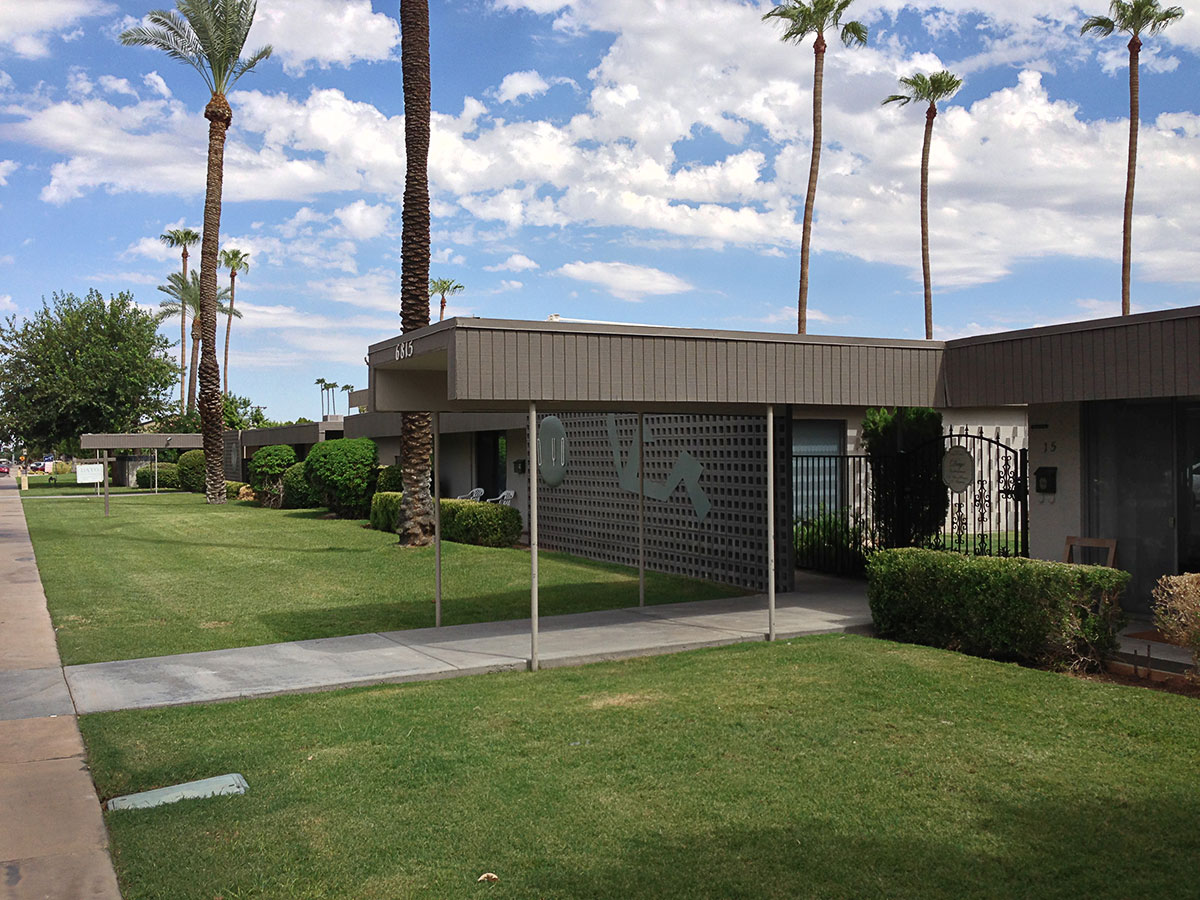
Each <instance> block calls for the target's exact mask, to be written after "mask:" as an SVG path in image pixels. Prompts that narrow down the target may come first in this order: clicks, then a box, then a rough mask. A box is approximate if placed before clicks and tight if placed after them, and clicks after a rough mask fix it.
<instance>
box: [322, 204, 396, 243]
mask: <svg viewBox="0 0 1200 900" xmlns="http://www.w3.org/2000/svg"><path fill="white" fill-rule="evenodd" d="M334 215H335V216H337V218H338V219H339V220H340V221H341V223H342V228H343V230H344V231H345V232H346V234H347V235H348V236H349V237H350V238H352V239H354V240H356V241H365V240H370V239H371V238H376V237H379V236H380V235H381V234H383V233H384V232H385V231H387V227H388V222H389V221H390V220H391V216H392V208H391V207H390V206H388V205H387V204H386V203H380V204H377V205H375V206H372V205H371V204H369V203H367V202H366V201H365V200H355V201H354V202H353V203H351V204H350V205H349V206H343V207H342V208H341V209H339V210H336V211H335V212H334Z"/></svg>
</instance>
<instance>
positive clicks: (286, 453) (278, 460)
mask: <svg viewBox="0 0 1200 900" xmlns="http://www.w3.org/2000/svg"><path fill="white" fill-rule="evenodd" d="M295 464H296V451H295V450H293V449H292V448H291V447H289V446H288V445H287V444H271V445H270V446H269V447H260V448H259V449H258V450H255V451H254V456H252V457H250V486H251V487H252V488H254V491H255V493H257V494H258V495H259V499H261V500H262V505H263V506H269V507H271V508H272V509H279V507H280V506H282V505H283V473H284V472H286V471H287V470H288V469H289V468H290V467H292V466H294V465H295Z"/></svg>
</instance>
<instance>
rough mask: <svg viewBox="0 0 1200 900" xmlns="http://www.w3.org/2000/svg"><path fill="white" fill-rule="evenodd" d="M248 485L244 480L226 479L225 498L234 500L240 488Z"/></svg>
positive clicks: (240, 490)
mask: <svg viewBox="0 0 1200 900" xmlns="http://www.w3.org/2000/svg"><path fill="white" fill-rule="evenodd" d="M244 487H249V485H247V484H246V482H244V481H227V482H225V499H226V500H236V499H237V498H238V494H240V493H241V492H242V488H244Z"/></svg>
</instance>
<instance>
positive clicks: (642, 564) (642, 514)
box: [637, 413, 646, 606]
mask: <svg viewBox="0 0 1200 900" xmlns="http://www.w3.org/2000/svg"><path fill="white" fill-rule="evenodd" d="M645 427H646V414H645V413H638V437H637V441H638V444H637V445H638V606H645V605H646V442H645Z"/></svg>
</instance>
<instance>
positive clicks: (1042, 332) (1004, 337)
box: [945, 306, 1200, 350]
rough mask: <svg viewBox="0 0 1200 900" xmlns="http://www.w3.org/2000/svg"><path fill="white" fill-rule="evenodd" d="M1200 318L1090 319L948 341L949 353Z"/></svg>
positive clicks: (1185, 311) (1179, 312) (1153, 314)
mask: <svg viewBox="0 0 1200 900" xmlns="http://www.w3.org/2000/svg"><path fill="white" fill-rule="evenodd" d="M1191 318H1200V306H1181V307H1176V308H1173V309H1156V310H1152V311H1150V312H1144V313H1133V314H1131V315H1128V316H1109V317H1107V318H1104V319H1087V320H1085V321H1082V322H1061V323H1059V324H1056V325H1038V326H1036V327H1034V328H1022V329H1020V330H1018V331H998V332H993V333H991V334H977V335H972V336H971V337H964V338H955V339H954V340H950V341H946V342H945V347H946V349H947V350H961V349H964V348H966V347H976V346H979V345H980V344H996V343H1001V342H1003V341H1016V340H1021V339H1023V338H1033V337H1046V336H1049V335H1054V334H1082V333H1084V332H1087V331H1099V330H1101V329H1104V328H1124V327H1132V326H1136V325H1142V324H1146V323H1149V322H1169V321H1173V320H1175V319H1191Z"/></svg>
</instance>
